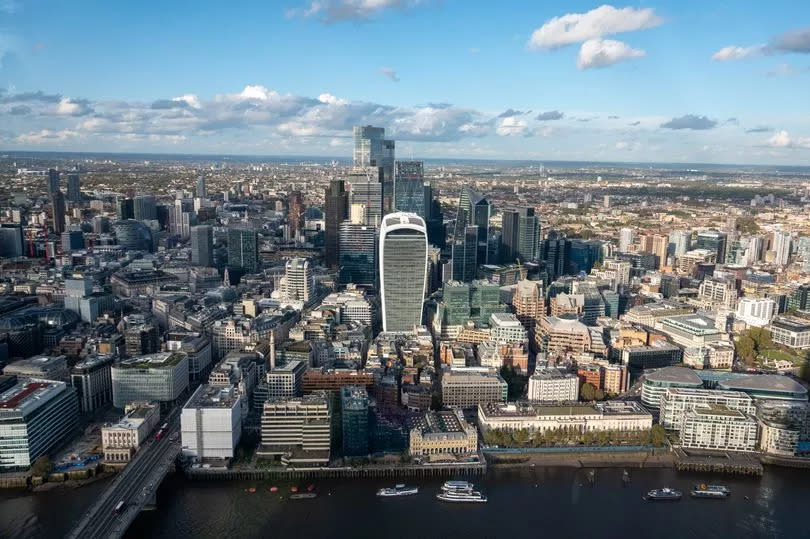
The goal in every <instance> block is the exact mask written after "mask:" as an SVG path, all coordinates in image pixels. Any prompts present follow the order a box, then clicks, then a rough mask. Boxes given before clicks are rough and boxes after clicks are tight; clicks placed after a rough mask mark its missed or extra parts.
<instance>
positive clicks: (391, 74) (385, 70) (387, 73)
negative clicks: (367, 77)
mask: <svg viewBox="0 0 810 539" xmlns="http://www.w3.org/2000/svg"><path fill="white" fill-rule="evenodd" d="M380 74H382V76H383V77H386V78H388V79H391V80H392V81H393V82H399V77H398V76H397V72H396V70H394V69H393V68H391V67H381V68H380Z"/></svg>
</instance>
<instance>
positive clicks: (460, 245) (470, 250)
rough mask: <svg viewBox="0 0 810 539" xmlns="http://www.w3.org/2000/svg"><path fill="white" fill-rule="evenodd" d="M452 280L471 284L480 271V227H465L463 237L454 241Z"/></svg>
mask: <svg viewBox="0 0 810 539" xmlns="http://www.w3.org/2000/svg"><path fill="white" fill-rule="evenodd" d="M451 257H452V258H451V269H452V276H451V278H452V279H453V280H455V281H460V282H465V283H466V282H470V281H472V280H473V279H475V277H476V273H477V271H478V227H477V226H476V225H470V226H467V227H464V233H463V235H461V236H459V237H456V238H455V239H454V240H453V244H452V251H451Z"/></svg>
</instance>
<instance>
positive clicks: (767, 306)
mask: <svg viewBox="0 0 810 539" xmlns="http://www.w3.org/2000/svg"><path fill="white" fill-rule="evenodd" d="M775 314H776V302H775V301H774V300H772V299H771V298H742V299H741V300H740V301H739V303H737V320H742V321H743V322H745V323H746V324H747V325H749V326H754V327H758V328H760V327H762V326H766V325H768V324H769V323H770V321H771V320H772V319H773V317H774V315H775Z"/></svg>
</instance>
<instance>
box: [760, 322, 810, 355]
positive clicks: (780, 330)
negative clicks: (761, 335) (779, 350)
mask: <svg viewBox="0 0 810 539" xmlns="http://www.w3.org/2000/svg"><path fill="white" fill-rule="evenodd" d="M768 329H770V330H771V339H773V342H775V343H776V344H783V345H785V346H787V347H789V348H810V322H806V321H804V320H802V319H801V318H796V317H795V316H778V317H776V318H774V319H773V321H772V322H771V325H770V326H769V328H768Z"/></svg>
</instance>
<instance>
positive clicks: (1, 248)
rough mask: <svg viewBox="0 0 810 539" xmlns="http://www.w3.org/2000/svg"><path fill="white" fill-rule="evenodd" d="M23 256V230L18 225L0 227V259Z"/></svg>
mask: <svg viewBox="0 0 810 539" xmlns="http://www.w3.org/2000/svg"><path fill="white" fill-rule="evenodd" d="M18 256H23V230H22V227H21V226H19V225H9V224H2V225H0V258H15V257H18Z"/></svg>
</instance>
